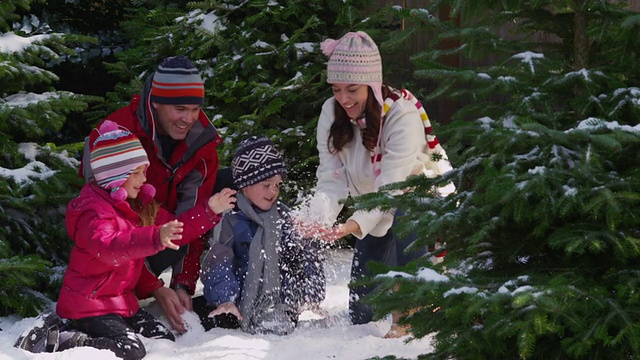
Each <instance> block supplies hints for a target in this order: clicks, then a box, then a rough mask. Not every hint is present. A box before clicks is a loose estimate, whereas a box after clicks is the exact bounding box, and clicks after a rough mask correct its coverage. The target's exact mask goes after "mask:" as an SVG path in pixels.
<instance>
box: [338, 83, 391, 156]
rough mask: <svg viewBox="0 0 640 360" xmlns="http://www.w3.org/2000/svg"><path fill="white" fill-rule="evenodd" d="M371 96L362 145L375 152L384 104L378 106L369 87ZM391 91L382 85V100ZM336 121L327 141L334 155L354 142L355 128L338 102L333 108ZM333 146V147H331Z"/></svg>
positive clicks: (366, 106)
mask: <svg viewBox="0 0 640 360" xmlns="http://www.w3.org/2000/svg"><path fill="white" fill-rule="evenodd" d="M368 90H369V96H368V97H367V103H366V104H365V107H364V116H365V121H366V124H367V126H366V127H365V128H364V129H363V130H362V145H363V146H364V147H365V148H366V149H367V150H369V151H373V149H374V148H375V147H376V145H377V142H378V135H379V132H380V121H383V120H382V114H381V113H380V107H381V106H382V104H378V102H377V101H376V97H375V95H374V94H373V90H372V89H371V87H370V86H368ZM389 92H390V90H389V88H388V87H387V85H385V84H383V85H382V98H383V99H386V98H387V95H388V94H389ZM333 113H334V120H333V124H331V129H330V130H329V138H328V139H327V145H328V147H329V149H331V150H330V151H331V152H332V153H336V152H338V151H340V150H342V148H343V147H344V146H345V145H347V144H348V143H350V142H351V141H352V140H353V136H354V134H353V126H352V125H351V121H350V119H349V116H347V112H346V111H345V110H344V108H342V106H341V105H340V104H339V103H338V102H337V101H336V102H335V105H334V107H333ZM331 145H333V146H331Z"/></svg>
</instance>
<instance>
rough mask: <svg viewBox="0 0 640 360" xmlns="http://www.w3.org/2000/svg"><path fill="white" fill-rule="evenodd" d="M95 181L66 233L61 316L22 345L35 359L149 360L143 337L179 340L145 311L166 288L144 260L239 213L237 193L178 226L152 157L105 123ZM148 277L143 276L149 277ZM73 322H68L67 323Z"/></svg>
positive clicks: (96, 150)
mask: <svg viewBox="0 0 640 360" xmlns="http://www.w3.org/2000/svg"><path fill="white" fill-rule="evenodd" d="M89 146H90V150H91V162H90V165H91V167H92V170H93V174H94V181H91V182H89V183H87V184H86V185H85V186H84V187H83V188H82V190H81V192H80V195H79V196H78V197H77V198H75V199H73V200H72V201H71V202H70V203H69V204H68V206H67V213H66V226H67V231H68V233H69V236H70V238H71V239H72V240H73V241H74V247H73V249H72V250H71V255H70V258H69V266H68V268H67V270H66V272H65V275H64V279H63V284H62V289H61V290H60V296H59V298H58V303H57V307H56V313H57V314H54V313H45V314H43V315H41V318H42V321H43V322H42V323H41V324H39V326H36V327H35V328H33V329H32V330H31V331H30V332H29V333H28V334H26V335H24V336H22V337H21V338H20V339H18V342H17V343H16V346H18V347H21V348H23V349H25V350H29V351H32V352H54V351H62V350H65V349H68V348H72V347H78V346H91V347H95V348H98V349H106V350H111V351H113V352H114V353H115V355H116V356H117V357H120V358H123V359H142V358H143V357H144V356H145V355H146V350H145V348H144V345H143V343H142V341H141V340H140V338H139V337H138V334H141V335H142V336H145V337H148V338H158V339H168V340H172V341H173V340H175V337H174V335H173V333H172V332H171V331H170V330H169V329H168V328H167V327H166V326H165V325H164V324H162V323H161V322H160V321H158V320H157V319H156V318H154V317H153V316H152V315H151V314H149V313H147V312H145V311H144V310H143V309H141V308H140V305H139V304H138V299H139V295H140V294H146V293H148V292H149V291H152V290H153V289H154V287H157V286H158V285H160V286H162V284H158V280H157V279H156V278H155V277H147V276H144V275H143V274H148V273H149V272H143V271H142V269H143V267H144V266H145V262H144V259H145V258H146V257H147V256H150V255H153V254H155V253H157V252H159V251H161V250H163V249H165V248H170V249H174V250H177V249H178V248H179V246H181V245H186V244H187V243H189V242H190V241H192V240H195V239H197V238H198V237H199V236H201V235H203V234H204V233H205V232H207V231H208V230H210V229H211V228H212V227H213V226H214V225H215V224H217V223H218V222H219V220H220V214H221V213H222V212H223V211H225V210H227V209H230V208H232V207H233V205H234V202H235V197H234V194H235V190H231V189H224V190H222V191H221V192H219V193H218V194H216V195H214V196H212V197H211V198H210V199H209V201H208V203H207V204H206V205H205V204H203V205H202V206H199V207H198V206H196V207H194V208H192V209H191V210H189V211H187V212H185V213H183V214H182V215H180V216H179V217H178V218H177V219H176V218H175V217H174V216H173V215H171V214H170V213H169V212H167V211H165V210H163V209H161V208H160V207H159V206H158V204H157V203H156V202H154V201H153V196H154V194H155V189H154V188H153V186H151V185H149V184H145V182H146V176H145V174H146V170H147V167H148V166H149V160H148V158H147V154H146V152H145V151H144V149H143V148H142V145H141V144H140V141H139V140H138V138H137V137H136V136H135V135H133V134H132V133H131V132H130V131H129V130H127V129H125V128H122V127H118V125H117V124H115V123H113V122H111V121H105V122H103V124H102V125H101V126H100V129H96V130H94V131H93V132H92V134H91V136H90V144H89ZM141 275H142V276H141ZM61 318H62V319H68V320H62V319H61Z"/></svg>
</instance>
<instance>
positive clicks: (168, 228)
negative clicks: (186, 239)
mask: <svg viewBox="0 0 640 360" xmlns="http://www.w3.org/2000/svg"><path fill="white" fill-rule="evenodd" d="M183 225H184V224H183V223H181V222H180V221H178V220H173V221H169V222H168V223H165V224H164V225H162V226H160V242H161V243H162V246H164V247H166V248H169V249H173V250H178V249H180V246H178V245H176V244H174V243H173V240H180V239H182V230H183V228H182V227H183Z"/></svg>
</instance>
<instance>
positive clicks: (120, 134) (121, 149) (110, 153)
mask: <svg viewBox="0 0 640 360" xmlns="http://www.w3.org/2000/svg"><path fill="white" fill-rule="evenodd" d="M89 150H90V163H91V170H92V171H93V176H94V178H95V181H96V183H97V184H98V186H100V187H101V188H103V189H106V190H110V191H111V197H112V198H114V199H117V200H124V199H126V198H127V192H126V190H124V189H121V188H120V186H121V185H122V184H123V183H124V182H125V181H127V178H129V175H131V173H132V172H133V170H135V169H136V168H137V167H139V166H141V165H149V158H148V157H147V152H146V151H145V150H144V148H143V147H142V144H141V143H140V140H138V138H137V137H136V136H135V135H134V134H132V133H131V132H130V131H129V130H127V129H126V128H124V127H119V126H118V124H116V123H115V122H113V121H111V120H105V121H103V122H102V124H101V125H100V127H99V128H98V129H94V130H93V131H92V132H91V135H90V137H89ZM145 186H147V185H145ZM148 186H151V185H148ZM150 190H151V189H143V191H144V192H148V191H150ZM153 192H154V193H155V189H153ZM123 196H124V197H123ZM151 196H152V197H153V195H151Z"/></svg>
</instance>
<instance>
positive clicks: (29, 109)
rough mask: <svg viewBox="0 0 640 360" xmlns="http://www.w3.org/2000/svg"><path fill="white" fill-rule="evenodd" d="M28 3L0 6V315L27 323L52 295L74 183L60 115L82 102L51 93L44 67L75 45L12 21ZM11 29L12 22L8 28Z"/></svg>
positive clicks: (44, 28) (26, 21)
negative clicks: (60, 138) (23, 318)
mask: <svg viewBox="0 0 640 360" xmlns="http://www.w3.org/2000/svg"><path fill="white" fill-rule="evenodd" d="M29 3H30V1H23V0H9V1H3V2H2V5H0V89H2V91H3V92H2V94H0V96H1V100H0V153H2V154H3V156H2V157H1V158H0V189H2V190H0V315H2V316H3V315H7V314H14V313H18V314H20V315H23V316H26V315H35V314H36V313H37V310H38V308H40V307H41V306H42V305H43V302H45V301H46V297H44V296H42V295H43V293H44V295H45V296H49V297H53V298H55V294H54V292H55V291H57V290H58V289H59V284H57V283H56V282H57V279H56V276H57V275H59V274H58V270H57V268H51V265H63V264H64V263H65V261H66V257H67V254H68V250H69V247H70V241H69V240H68V236H67V235H66V230H65V227H64V206H65V205H66V203H67V202H68V200H69V199H70V198H71V197H72V196H74V195H76V194H77V191H78V186H79V185H80V183H79V182H80V181H81V180H80V179H79V178H78V176H77V161H75V160H74V159H73V158H71V157H70V155H69V152H70V151H74V149H73V148H72V147H65V146H58V145H56V141H57V140H58V134H59V130H60V128H61V127H62V125H63V124H64V121H65V116H66V114H68V113H70V112H74V111H75V112H77V111H82V110H84V109H86V108H87V100H88V99H89V98H86V97H81V96H78V95H75V94H72V93H69V92H64V91H56V90H55V89H53V88H51V84H52V83H53V82H55V81H57V80H58V78H57V76H56V75H55V74H54V73H52V72H51V71H49V70H48V69H47V66H49V65H51V64H53V63H56V62H59V61H63V60H64V57H65V56H69V55H72V54H75V52H74V50H73V49H71V48H69V47H67V46H65V43H69V42H71V41H79V40H86V39H85V38H82V37H77V36H69V35H63V34H59V33H55V32H53V31H52V30H51V29H50V28H49V27H48V24H46V23H44V22H40V21H39V20H38V18H37V17H35V16H24V17H22V18H20V16H17V15H16V14H17V12H18V11H27V12H28V10H29ZM12 21H14V22H13V23H12Z"/></svg>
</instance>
